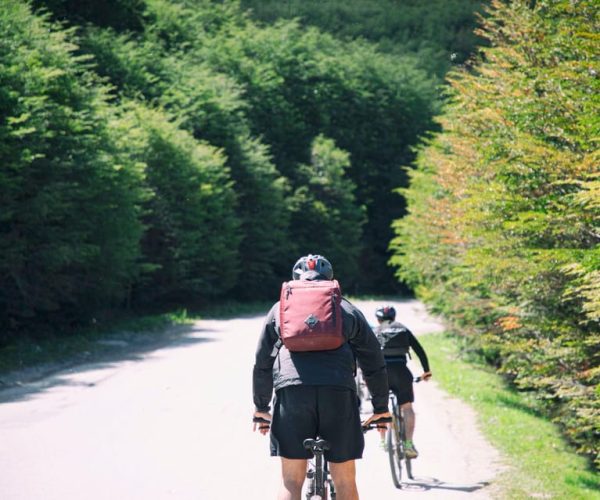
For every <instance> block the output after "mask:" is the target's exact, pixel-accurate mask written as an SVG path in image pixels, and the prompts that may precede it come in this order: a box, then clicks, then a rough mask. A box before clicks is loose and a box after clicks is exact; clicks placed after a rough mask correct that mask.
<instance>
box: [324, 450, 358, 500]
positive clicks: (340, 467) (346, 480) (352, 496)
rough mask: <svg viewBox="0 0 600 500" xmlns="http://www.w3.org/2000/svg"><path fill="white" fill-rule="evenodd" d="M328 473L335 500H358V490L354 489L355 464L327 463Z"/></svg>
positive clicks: (349, 461) (350, 462)
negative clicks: (331, 480)
mask: <svg viewBox="0 0 600 500" xmlns="http://www.w3.org/2000/svg"><path fill="white" fill-rule="evenodd" d="M329 472H331V478H332V479H333V484H334V485H335V491H336V494H337V496H336V498H337V500H358V489H357V488H356V462H355V461H354V460H348V461H347V462H341V463H337V464H336V463H333V462H329Z"/></svg>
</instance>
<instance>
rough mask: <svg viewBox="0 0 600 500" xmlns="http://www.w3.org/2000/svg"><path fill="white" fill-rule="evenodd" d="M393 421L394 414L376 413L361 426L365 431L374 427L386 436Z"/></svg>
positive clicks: (387, 412)
mask: <svg viewBox="0 0 600 500" xmlns="http://www.w3.org/2000/svg"><path fill="white" fill-rule="evenodd" d="M391 421H392V414H391V413H390V412H389V411H386V412H385V413H374V414H373V415H371V416H370V417H369V418H368V419H367V420H365V421H364V422H363V423H362V424H361V425H362V427H363V429H370V428H372V427H376V428H377V430H378V431H379V434H381V436H382V437H383V436H385V433H386V432H387V430H388V428H389V426H390V422H391Z"/></svg>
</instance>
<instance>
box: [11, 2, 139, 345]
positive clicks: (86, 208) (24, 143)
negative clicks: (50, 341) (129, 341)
mask: <svg viewBox="0 0 600 500" xmlns="http://www.w3.org/2000/svg"><path fill="white" fill-rule="evenodd" d="M47 28H48V24H47V22H46V21H44V20H42V19H40V18H36V17H33V16H31V14H30V13H29V9H28V8H27V7H26V6H23V5H21V2H16V1H8V2H4V3H3V4H2V8H1V9H0V165H1V169H0V200H2V201H1V203H2V208H1V210H0V218H1V219H0V220H1V224H0V254H1V255H2V259H1V263H0V266H1V271H0V332H2V333H0V336H4V335H5V333H6V332H7V330H8V329H10V328H11V327H14V326H16V324H18V323H19V321H21V320H22V319H23V318H29V317H35V316H37V317H38V318H39V319H41V320H43V321H50V322H51V321H52V318H53V316H54V315H57V314H59V315H60V317H61V318H63V320H64V319H67V320H69V321H70V320H72V319H75V318H77V317H80V316H81V315H82V314H83V315H85V314H86V313H89V312H90V311H93V310H94V309H96V308H98V307H101V306H106V305H109V304H111V303H115V301H118V300H120V299H121V298H122V297H123V295H124V292H125V290H126V289H127V287H128V286H129V285H130V284H131V283H132V282H133V281H134V280H135V279H136V278H137V277H138V275H139V271H140V269H139V265H138V261H137V257H138V255H139V239H140V237H141V234H142V224H141V220H140V210H141V205H142V203H143V202H144V199H145V197H146V193H145V190H144V187H143V182H142V181H143V169H142V168H141V167H140V165H139V164H138V163H137V162H136V161H135V159H134V158H131V157H130V156H129V155H127V154H125V152H124V151H123V150H122V148H121V147H120V144H119V137H118V134H117V131H116V129H115V126H116V125H115V124H114V123H113V120H112V119H111V113H110V109H109V104H108V103H107V99H106V93H107V89H106V87H104V86H103V85H102V84H101V83H100V82H99V81H98V79H97V78H95V77H94V76H93V74H92V73H90V72H89V71H88V70H87V65H88V63H86V58H83V57H77V56H75V55H74V50H75V47H74V46H73V45H71V44H70V43H69V42H68V41H67V38H68V35H69V34H70V33H68V32H63V33H61V32H58V31H50V32H49V31H48V29H47Z"/></svg>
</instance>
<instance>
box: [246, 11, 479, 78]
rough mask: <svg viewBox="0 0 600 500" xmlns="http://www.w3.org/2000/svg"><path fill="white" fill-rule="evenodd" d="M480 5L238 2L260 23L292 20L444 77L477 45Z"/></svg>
mask: <svg viewBox="0 0 600 500" xmlns="http://www.w3.org/2000/svg"><path fill="white" fill-rule="evenodd" d="M483 3H484V2H482V1H481V0H429V1H427V2H423V1H422V0H377V1H373V0H327V1H323V0H285V1H281V0H242V5H243V6H245V7H248V8H250V9H251V12H252V15H253V16H254V17H256V18H257V19H260V20H262V21H265V22H273V21H276V20H278V19H281V18H286V19H292V18H297V19H299V20H300V22H301V23H302V24H303V25H305V26H316V27H318V28H319V29H321V30H323V31H327V32H330V33H332V34H334V35H336V36H338V37H341V38H343V39H349V40H354V39H357V38H362V39H366V40H369V41H371V42H374V43H376V44H377V46H378V48H379V49H380V50H382V51H384V52H388V53H393V54H397V55H403V56H410V57H414V58H415V61H416V62H417V64H418V65H419V66H420V67H422V68H424V69H427V70H428V71H430V72H432V73H435V74H437V75H438V76H440V77H443V76H444V75H445V74H446V72H447V71H448V69H449V68H450V66H451V65H453V64H462V63H464V62H465V61H466V60H467V59H468V58H469V56H470V55H471V53H472V52H473V51H474V50H475V47H476V45H477V44H479V43H481V41H482V40H481V39H479V38H478V37H477V36H476V35H475V33H474V28H475V24H476V14H477V13H479V12H480V11H481V9H482V4H483Z"/></svg>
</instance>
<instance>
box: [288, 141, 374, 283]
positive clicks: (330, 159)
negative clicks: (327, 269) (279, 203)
mask: <svg viewBox="0 0 600 500" xmlns="http://www.w3.org/2000/svg"><path fill="white" fill-rule="evenodd" d="M349 166H350V155H349V154H348V153H347V152H346V151H343V150H341V149H339V148H337V147H336V146H335V143H334V141H333V140H331V139H328V138H326V137H324V136H322V135H321V136H318V137H317V138H316V139H315V140H314V141H313V145H312V158H311V162H310V163H309V164H307V165H302V166H300V167H299V169H298V173H297V175H298V177H299V182H298V186H299V187H297V188H296V190H295V192H294V195H293V197H292V200H293V214H292V222H291V226H292V228H294V241H295V244H296V247H297V252H296V253H297V254H298V255H306V254H309V253H318V254H322V255H325V256H326V257H327V258H328V259H329V260H331V262H332V264H333V266H334V270H335V275H336V278H338V279H340V282H341V283H343V285H344V286H345V287H346V288H351V287H352V286H353V285H354V284H355V283H356V277H357V276H358V274H359V273H358V269H357V264H358V256H359V254H360V250H361V248H360V240H361V235H362V226H363V224H364V223H365V221H366V218H365V210H364V207H361V206H359V205H357V203H356V197H355V194H354V192H355V190H356V186H355V185H354V183H353V182H352V181H351V180H350V179H348V178H347V177H346V176H345V172H346V170H347V169H348V168H349Z"/></svg>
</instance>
